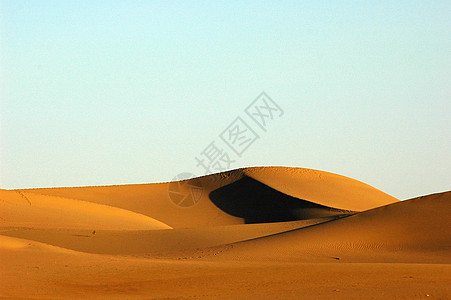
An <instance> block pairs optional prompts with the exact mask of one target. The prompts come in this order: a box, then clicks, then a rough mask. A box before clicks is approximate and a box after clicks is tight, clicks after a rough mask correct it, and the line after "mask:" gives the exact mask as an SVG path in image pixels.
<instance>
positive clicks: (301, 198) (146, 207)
mask: <svg viewBox="0 0 451 300" xmlns="http://www.w3.org/2000/svg"><path fill="white" fill-rule="evenodd" d="M450 200H451V192H445V193H440V194H433V195H428V196H424V197H418V198H415V199H410V200H406V201H399V200H398V199H396V198H394V197H392V196H390V195H388V194H386V193H384V192H382V191H380V190H378V189H376V188H374V187H371V186H369V185H367V184H365V183H362V182H359V181H357V180H354V179H351V178H347V177H344V176H340V175H336V174H332V173H328V172H323V171H316V170H310V169H302V168H286V167H255V168H244V169H238V170H233V171H228V172H223V173H219V174H213V175H208V176H204V177H199V178H193V179H189V180H184V181H179V182H168V183H157V184H135V185H117V186H98V187H68V188H44V189H21V190H0V258H1V260H0V270H1V271H0V276H1V278H2V279H1V281H0V282H1V283H0V296H1V297H12V298H21V297H22V298H31V297H37V298H81V297H83V298H85V297H88V298H108V299H109V298H122V297H127V298H130V297H138V298H141V297H142V298H183V297H187V298H243V297H245V298H255V299H260V298H268V297H269V298H292V299H299V298H307V299H311V298H312V297H311V296H312V295H316V296H314V297H313V298H323V299H330V298H336V297H338V298H344V299H349V298H362V297H365V296H368V295H367V292H368V291H370V292H371V293H372V294H371V295H373V296H374V297H373V296H372V297H373V298H387V297H388V298H399V297H403V298H408V299H412V298H422V297H432V298H434V297H435V298H443V299H444V298H448V296H449V289H448V288H447V287H448V286H451V281H450V278H451V276H450V275H451V267H450V263H451V255H450V254H451V253H450V250H451V249H450V246H451V244H450V241H451V233H450V230H449V228H451V226H450V225H451V224H450V221H449V216H450V215H451V214H450V213H451V205H450V203H451V201H450ZM231 287H233V288H231ZM306 291H310V292H311V293H314V294H308V293H306ZM365 291H367V292H365ZM426 295H428V296H426Z"/></svg>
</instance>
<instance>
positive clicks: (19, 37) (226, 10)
mask: <svg viewBox="0 0 451 300" xmlns="http://www.w3.org/2000/svg"><path fill="white" fill-rule="evenodd" d="M375 3H376V1H366V2H365V1H308V2H307V1H273V2H263V1H249V2H245V3H243V1H225V2H212V1H193V2H189V1H178V2H172V1H161V2H159V1H130V2H126V1H17V0H15V1H5V0H4V1H1V2H0V34H1V39H0V43H1V44H0V76H1V77H0V78H1V79H0V80H1V81H0V88H1V91H0V97H1V108H0V109H1V111H0V151H1V152H0V153H1V156H0V188H7V189H10V188H29V187H55V186H80V185H109V184H125V183H146V182H158V181H168V180H171V179H172V178H173V177H174V176H176V175H177V174H179V173H182V172H190V173H194V174H196V175H203V174H204V171H203V169H202V168H199V167H198V166H196V164H197V163H196V160H195V157H200V155H201V153H202V152H203V151H204V150H205V149H206V148H207V147H208V146H209V145H210V143H211V142H215V145H217V146H218V147H220V148H221V149H223V150H224V151H227V145H226V144H224V142H223V141H221V139H220V137H219V136H220V134H221V133H222V132H223V131H224V130H225V129H226V128H227V127H228V126H229V124H230V123H231V122H232V121H233V120H235V119H236V117H238V116H240V117H241V118H242V120H243V121H245V122H246V123H247V124H248V125H249V126H250V127H252V128H253V129H254V130H255V132H256V134H258V135H259V137H260V138H259V139H258V140H256V141H255V142H254V143H253V144H252V145H251V146H250V147H249V148H248V149H247V150H246V151H245V152H244V153H243V154H242V156H241V157H237V156H236V155H235V156H234V157H233V159H234V160H235V162H233V163H232V164H231V165H230V168H239V167H244V166H260V165H283V166H298V167H307V168H313V169H319V170H325V171H330V172H334V173H338V174H342V175H346V176H349V177H352V178H356V179H358V180H361V181H364V182H366V183H368V184H370V185H373V186H375V187H377V188H379V189H381V190H383V191H385V192H387V193H389V194H391V195H393V196H395V197H398V198H400V199H406V198H410V197H414V196H417V195H424V194H428V193H433V192H440V191H444V190H450V189H451V155H450V154H451V125H450V119H451V74H450V70H451V58H450V54H451V4H450V2H449V1H377V3H378V4H375ZM262 91H265V92H266V93H267V94H268V95H269V96H270V97H271V98H272V99H273V100H274V102H276V103H277V104H278V105H279V106H280V108H281V109H283V111H284V114H283V115H282V116H281V117H277V118H276V117H275V118H274V120H271V124H268V127H267V130H266V132H264V131H263V130H261V128H259V127H258V126H256V123H252V122H253V121H252V120H251V119H250V118H249V116H247V115H246V114H245V112H244V110H245V108H246V107H247V106H248V105H249V104H250V103H251V102H252V101H253V100H254V99H255V98H256V97H257V96H258V95H259V94H260V93H261V92H262ZM229 152H230V151H229ZM231 154H232V153H231Z"/></svg>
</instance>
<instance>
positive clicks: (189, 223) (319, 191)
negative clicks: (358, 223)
mask: <svg viewBox="0 0 451 300" xmlns="http://www.w3.org/2000/svg"><path fill="white" fill-rule="evenodd" d="M290 172H291V173H290ZM290 174H291V176H290ZM312 174H314V175H312ZM249 177H251V178H254V179H257V180H256V181H255V182H256V183H257V184H259V185H260V186H258V187H257V188H255V187H254V186H249V185H250V183H249V182H250V181H251V180H249ZM291 177H293V178H294V179H293V178H291ZM194 180H195V181H196V185H199V186H201V187H202V193H201V196H200V197H199V200H198V203H197V204H196V205H194V206H192V207H189V209H183V207H180V206H177V205H175V204H174V203H173V201H172V200H171V199H170V197H169V193H168V190H169V189H170V184H171V183H159V184H137V185H119V186H100V187H76V188H52V189H28V190H22V192H27V193H38V194H42V195H51V196H59V197H66V198H73V199H77V200H83V201H88V202H94V203H98V204H104V205H108V206H114V207H118V208H122V209H126V210H130V211H133V212H136V213H139V214H143V215H146V216H149V217H151V218H154V219H156V220H159V221H161V222H163V223H165V224H167V225H168V226H170V227H173V228H187V227H202V226H220V225H232V224H242V223H245V222H246V218H247V219H251V221H250V222H256V221H261V220H259V218H260V217H257V219H255V215H254V216H248V215H246V216H243V215H240V214H238V215H237V214H235V215H236V216H234V214H233V210H234V209H233V207H232V209H231V210H228V211H224V207H221V205H220V204H221V203H226V206H230V205H229V203H232V201H233V199H224V197H221V199H217V201H212V198H211V197H210V196H211V193H212V192H214V191H216V190H218V189H220V188H222V187H224V186H227V185H230V184H235V185H239V184H240V182H241V183H242V181H243V180H244V181H246V180H247V181H246V182H245V183H244V184H241V185H240V186H239V187H238V189H241V190H243V185H244V189H246V188H247V190H250V189H251V188H252V189H253V193H254V194H255V193H259V196H264V194H265V193H266V194H270V195H271V196H273V198H277V199H275V201H274V202H273V203H271V205H269V207H270V210H271V209H273V206H274V205H278V203H279V202H280V201H281V200H286V199H281V198H288V197H286V196H287V195H288V196H291V198H297V199H300V200H305V201H307V202H311V203H315V204H318V207H317V208H327V210H326V211H324V210H323V212H324V214H323V213H321V212H320V211H319V210H317V211H315V210H314V209H312V210H311V212H312V214H307V215H306V216H305V218H310V217H314V218H317V217H323V216H330V215H334V214H341V213H343V212H342V211H343V210H344V211H361V210H366V209H370V208H373V207H375V206H382V205H385V204H388V203H393V202H396V201H398V200H397V199H395V198H393V197H391V196H389V195H387V194H385V193H383V192H381V191H379V190H377V189H375V188H373V187H371V186H369V185H366V184H364V183H361V182H359V181H356V180H354V179H351V178H347V177H344V176H339V175H335V174H331V173H327V172H322V171H316V170H309V169H300V168H283V167H260V168H245V169H238V170H233V171H229V172H224V173H221V174H214V175H209V176H204V177H200V178H197V179H194ZM184 182H188V181H184ZM246 185H247V186H246ZM265 185H266V186H268V187H270V188H267V189H266V190H265V191H262V186H265ZM292 185H293V186H296V188H293V187H292ZM273 191H277V192H279V195H277V196H276V197H274V193H272V192H273ZM180 193H181V194H187V193H190V187H189V186H188V185H186V184H181V185H180ZM217 194H218V193H216V195H217ZM235 194H236V193H235ZM250 196H252V194H251V195H250ZM249 199H250V198H249ZM254 199H255V197H254ZM363 199H364V200H363ZM248 202H251V201H248ZM249 204H250V206H249V205H248V207H247V210H248V211H249V210H253V211H257V210H259V209H260V212H257V215H258V216H261V215H262V214H261V213H262V211H261V210H262V205H261V203H254V205H251V204H252V203H249ZM217 205H220V207H219V208H218V206H217ZM286 206H287V205H279V212H278V213H277V214H276V215H279V216H281V217H282V218H279V219H277V218H276V219H274V220H272V221H286V220H288V221H292V220H296V219H299V218H302V214H300V212H299V209H298V208H299V207H296V206H291V208H290V209H291V210H292V211H290V212H288V211H284V212H281V209H282V208H284V207H286ZM329 208H331V209H337V210H339V211H335V212H332V210H331V209H329ZM226 209H227V208H226ZM238 209H240V210H241V208H239V207H238ZM301 209H302V207H301ZM266 210H268V209H267V208H266ZM293 210H297V212H293ZM235 211H236V209H235ZM303 211H304V212H306V210H304V209H303ZM283 215H284V216H283ZM293 215H294V216H293ZM270 221H271V220H270Z"/></svg>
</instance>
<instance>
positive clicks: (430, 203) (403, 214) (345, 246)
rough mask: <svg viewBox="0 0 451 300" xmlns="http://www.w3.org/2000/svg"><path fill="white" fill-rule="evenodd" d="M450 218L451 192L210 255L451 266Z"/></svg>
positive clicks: (225, 248)
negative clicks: (427, 263)
mask: <svg viewBox="0 0 451 300" xmlns="http://www.w3.org/2000/svg"><path fill="white" fill-rule="evenodd" d="M450 215H451V192H446V193H440V194H433V195H429V196H424V197H419V198H415V199H411V200H406V201H403V202H399V203H394V204H390V205H387V206H383V207H379V208H375V209H372V210H368V211H365V212H362V213H359V214H355V215H352V216H349V217H346V218H342V219H339V220H335V221H333V222H327V223H323V224H319V225H317V226H312V227H308V228H304V229H299V230H294V231H291V232H287V233H283V234H278V235H274V236H270V237H265V238H260V239H255V240H252V241H247V242H242V243H237V244H234V245H232V246H226V247H222V248H218V249H215V251H211V252H209V251H207V252H206V253H208V255H210V256H211V254H212V253H214V254H215V255H216V254H217V255H218V256H219V257H220V258H222V259H224V258H227V259H259V258H261V259H265V260H290V261H291V260H296V261H299V260H301V261H312V260H327V259H340V260H342V261H350V262H352V261H367V262H368V261H371V262H373V261H377V262H397V261H406V262H433V263H443V262H445V263H451V256H450V250H451V243H450V241H451V232H450V231H449V230H447V228H448V229H449V228H451V221H450V218H449V216H450ZM202 252H203V251H199V253H198V255H201V253H202Z"/></svg>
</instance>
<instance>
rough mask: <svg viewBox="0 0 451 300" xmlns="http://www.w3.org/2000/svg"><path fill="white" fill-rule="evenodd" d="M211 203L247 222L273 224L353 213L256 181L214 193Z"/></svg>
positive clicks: (227, 187) (244, 178)
mask: <svg viewBox="0 0 451 300" xmlns="http://www.w3.org/2000/svg"><path fill="white" fill-rule="evenodd" d="M209 197H210V199H211V201H212V202H213V203H214V204H215V205H216V206H217V207H218V208H220V209H221V210H223V211H224V212H226V213H228V214H230V215H232V216H235V217H240V218H244V220H245V223H269V222H283V221H295V220H305V219H311V218H320V217H329V216H334V215H342V214H346V213H349V211H343V210H338V209H334V208H331V207H327V206H323V205H319V204H316V203H312V202H309V201H305V200H302V199H298V198H295V197H292V196H288V195H286V194H284V193H281V192H279V191H277V190H275V189H273V188H271V187H269V186H267V185H265V184H263V183H261V182H259V181H257V180H255V179H253V178H250V177H247V176H244V177H243V178H242V179H240V180H238V181H235V182H233V183H231V184H229V185H226V186H223V187H221V188H219V189H216V190H214V191H212V192H211V193H210V195H209Z"/></svg>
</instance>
